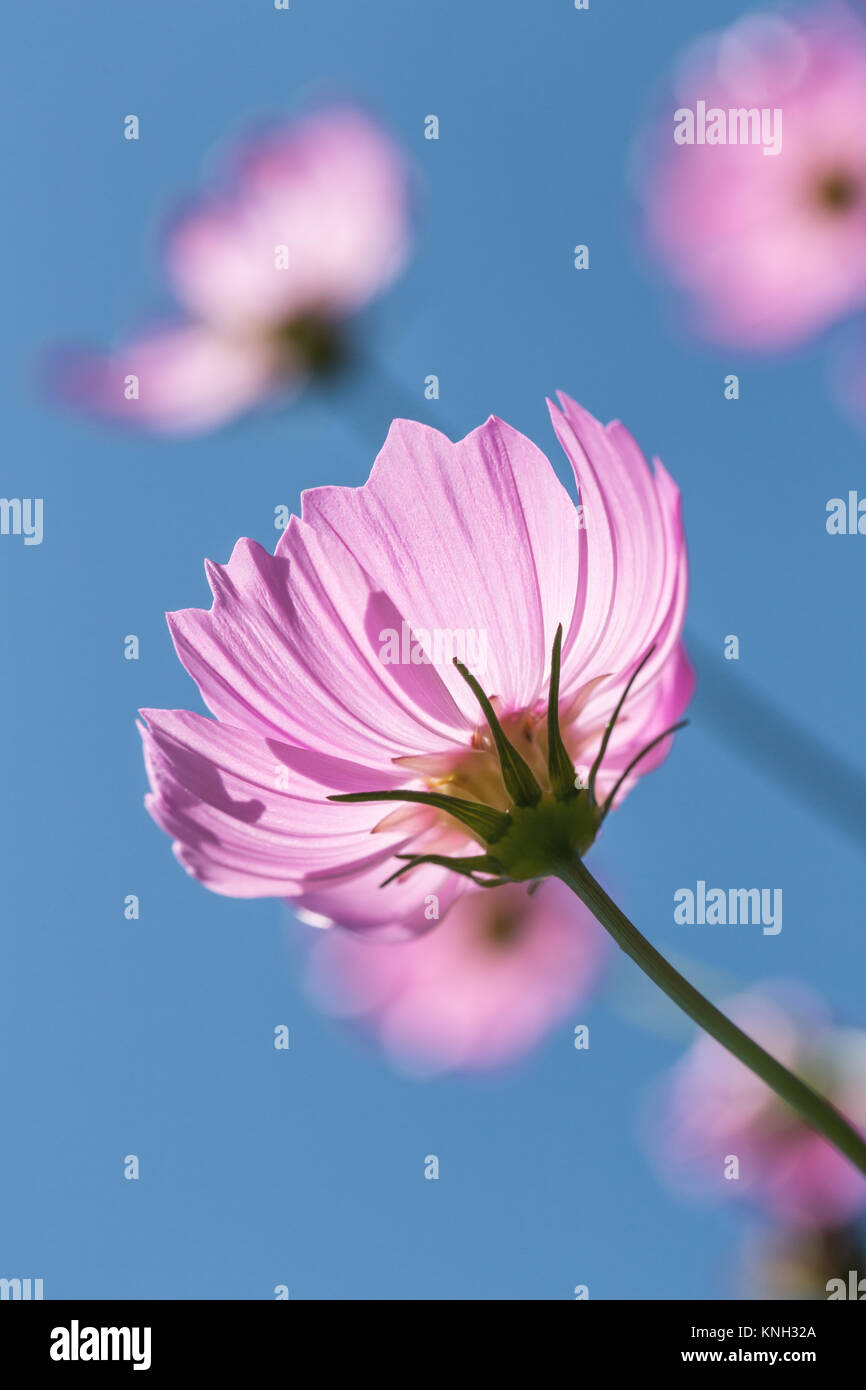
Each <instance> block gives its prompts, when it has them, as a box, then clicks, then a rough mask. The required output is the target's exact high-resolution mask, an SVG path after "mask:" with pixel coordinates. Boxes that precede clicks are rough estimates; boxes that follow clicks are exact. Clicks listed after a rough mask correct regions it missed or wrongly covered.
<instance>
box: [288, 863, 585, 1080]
mask: <svg viewBox="0 0 866 1390" xmlns="http://www.w3.org/2000/svg"><path fill="white" fill-rule="evenodd" d="M301 916H302V917H303V916H304V914H303V912H302V913H301ZM315 925H323V923H322V922H316V923H315ZM606 946H607V937H606V936H605V933H604V931H603V930H602V929H601V928H600V927H599V926H598V924H597V923H596V921H595V919H594V918H593V917H592V916H591V915H590V913H589V912H588V911H587V910H586V908H584V907H583V906H582V904H581V903H580V902H579V901H578V900H577V899H576V898H575V896H574V894H573V893H571V892H570V890H569V889H568V888H566V887H565V885H564V884H562V883H559V882H558V881H557V880H555V879H551V880H549V881H547V882H545V883H543V884H542V885H541V886H540V887H539V889H538V890H537V892H535V893H533V894H531V895H530V894H529V893H528V892H527V889H526V887H525V885H522V884H508V885H506V886H505V887H503V888H491V889H489V890H487V889H481V888H469V889H468V891H467V892H466V893H464V895H463V897H462V898H461V899H460V901H459V902H458V903H456V904H455V906H454V907H453V908H452V909H451V911H450V912H449V914H448V916H447V917H446V919H445V921H444V922H443V923H442V924H441V925H440V926H439V927H437V929H436V931H432V932H430V933H429V934H428V935H427V936H423V937H420V938H417V939H415V940H413V941H408V942H400V943H397V944H395V943H394V942H389V943H383V942H381V941H368V940H365V939H363V938H362V937H360V936H359V935H358V933H357V932H349V931H343V930H339V929H338V930H336V931H328V932H322V933H321V934H320V935H319V936H318V938H317V939H316V941H315V944H314V947H313V951H312V954H311V958H310V965H309V972H308V987H309V989H310V991H311V993H312V995H313V997H314V998H315V999H316V1000H317V1002H318V1003H319V1004H321V1005H322V1006H323V1007H324V1008H325V1009H326V1010H327V1011H328V1012H329V1013H333V1014H337V1015H340V1016H343V1017H354V1018H356V1019H359V1020H360V1021H362V1022H363V1023H364V1024H365V1025H366V1026H367V1027H368V1028H370V1029H371V1030H372V1031H373V1032H374V1033H375V1034H376V1035H377V1036H378V1038H379V1040H380V1041H381V1043H382V1045H383V1047H384V1048H385V1050H386V1052H387V1053H388V1054H389V1055H390V1056H391V1057H392V1059H393V1060H394V1061H395V1063H396V1064H397V1065H398V1066H400V1067H402V1068H404V1069H407V1070H411V1071H413V1072H415V1073H418V1072H424V1073H426V1074H430V1073H433V1072H438V1071H446V1070H454V1069H466V1070H486V1069H488V1068H493V1067H497V1066H502V1065H503V1064H505V1063H507V1062H510V1061H512V1060H513V1059H514V1058H516V1057H518V1056H520V1055H521V1054H522V1053H524V1052H526V1051H528V1050H529V1049H530V1048H531V1047H533V1046H534V1044H535V1043H537V1042H538V1041H539V1039H540V1038H541V1037H542V1036H543V1035H544V1033H545V1032H546V1031H547V1030H548V1029H549V1028H551V1027H552V1026H553V1025H554V1024H555V1023H556V1022H558V1021H559V1020H560V1019H562V1018H565V1017H566V1016H567V1015H568V1013H569V1011H570V1010H571V1009H572V1008H573V1006H574V1005H575V1004H577V1003H578V1001H579V1000H581V999H583V998H585V997H586V994H587V993H588V991H589V990H590V988H591V987H592V985H593V984H594V982H595V979H596V977H597V974H598V970H599V966H600V963H601V959H602V956H603V954H604V951H605V949H606Z"/></svg>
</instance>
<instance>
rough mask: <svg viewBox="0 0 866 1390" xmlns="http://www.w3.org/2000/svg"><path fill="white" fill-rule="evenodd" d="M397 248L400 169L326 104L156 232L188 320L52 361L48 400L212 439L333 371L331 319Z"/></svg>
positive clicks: (362, 295) (254, 149) (376, 276)
mask: <svg viewBox="0 0 866 1390" xmlns="http://www.w3.org/2000/svg"><path fill="white" fill-rule="evenodd" d="M408 245H409V219H408V182H407V170H406V167H405V165H404V162H403V160H402V158H401V156H400V154H399V153H398V151H397V150H396V148H395V147H394V146H393V145H392V143H391V142H390V140H389V139H388V138H387V137H386V136H385V134H384V133H383V132H382V131H381V130H379V129H378V127H376V126H375V125H374V124H373V123H372V122H371V121H370V120H369V119H368V118H367V117H366V116H364V115H362V114H361V113H360V112H358V111H355V110H352V109H350V108H343V107H338V108H334V109H329V110H325V111H321V112H319V113H317V114H315V115H312V116H308V117H307V118H305V119H304V120H301V121H298V122H297V123H296V124H294V125H292V126H288V127H285V128H282V129H278V130H274V131H272V132H270V133H269V134H265V135H261V136H259V137H258V138H256V139H252V140H250V141H249V142H248V143H247V144H246V145H245V146H243V147H242V148H241V149H240V150H239V151H238V153H237V156H236V159H235V162H234V166H233V170H232V177H231V180H230V183H229V186H228V187H227V189H225V190H224V191H223V192H221V193H218V194H216V195H211V194H208V195H206V196H204V197H202V198H201V199H200V200H199V201H198V202H196V203H194V204H192V206H191V207H190V208H189V209H188V210H187V211H186V212H185V213H184V214H183V215H181V216H180V217H178V218H177V219H176V221H175V222H174V225H173V226H172V227H171V228H170V230H169V232H168V234H167V237H166V242H165V248H164V256H165V263H166V269H167V273H168V278H169V280H170V283H171V285H172V288H173V289H174V292H175V294H176V295H177V298H178V300H179V301H180V302H181V304H182V305H183V307H184V309H185V311H186V314H187V316H188V317H187V318H186V319H185V320H184V321H182V322H179V323H176V324H169V325H165V326H160V327H155V328H152V329H150V330H149V331H147V332H146V333H144V334H142V335H141V336H140V337H138V338H136V339H133V340H132V341H130V342H128V343H126V344H124V345H122V346H121V347H119V348H118V349H117V350H116V351H114V352H112V353H109V354H104V353H102V354H100V353H88V352H79V351H73V352H70V353H64V354H62V355H60V356H59V357H58V359H57V362H56V365H55V371H54V375H55V380H56V389H57V391H58V392H59V393H60V394H61V395H62V396H63V397H64V398H65V399H66V400H67V401H69V402H70V403H72V404H75V405H77V406H80V407H81V408H83V409H84V410H86V411H91V412H94V413H96V414H98V415H102V416H105V417H108V418H111V419H114V420H116V421H118V422H122V423H128V424H135V425H138V426H142V427H144V428H146V429H149V430H156V431H162V432H168V433H182V432H194V431H198V430H207V429H211V428H213V427H215V426H217V425H220V424H222V423H223V422H224V421H226V420H228V419H230V418H231V417H232V416H234V415H236V414H238V413H239V412H241V411H243V410H245V409H247V408H249V407H251V406H253V405H255V404H257V403H258V402H260V401H262V400H263V399H264V398H265V397H267V396H268V395H270V394H271V393H272V392H292V391H295V390H297V389H298V388H300V387H301V386H302V385H303V384H304V382H305V381H306V380H307V378H308V377H309V376H310V375H311V374H313V373H315V372H317V371H321V370H325V369H327V368H328V367H330V366H332V365H334V363H335V362H336V361H337V360H338V359H339V354H340V351H341V338H340V327H341V323H342V321H343V320H344V319H345V318H346V317H347V316H348V315H350V314H352V313H353V312H355V311H356V310H358V309H360V308H362V307H363V306H364V305H365V304H366V303H367V302H368V301H369V300H371V299H372V298H373V297H374V296H375V295H376V294H378V293H379V292H380V291H381V290H383V289H384V288H385V287H386V286H387V285H388V284H389V283H390V282H391V281H392V280H393V279H394V277H395V276H396V274H397V273H398V271H399V270H400V269H401V268H402V266H403V263H404V261H405V259H406V255H407V251H408Z"/></svg>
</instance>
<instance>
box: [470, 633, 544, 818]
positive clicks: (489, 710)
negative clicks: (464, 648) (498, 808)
mask: <svg viewBox="0 0 866 1390" xmlns="http://www.w3.org/2000/svg"><path fill="white" fill-rule="evenodd" d="M454 665H455V666H456V667H457V670H458V671H459V672H460V674H461V676H462V677H463V679H464V680H465V682H466V684H467V685H468V686H469V689H470V690H471V691H472V694H473V695H474V696H475V698H476V700H477V701H478V703H479V705H480V706H481V708H482V710H483V712H484V717H485V719H486V720H487V723H488V724H489V725H490V732H491V734H492V735H493V742H494V743H495V744H496V752H497V754H498V756H499V766H500V768H501V770H502V780H503V782H504V783H505V790H506V791H507V792H508V795H509V796H510V797H511V800H512V801H513V802H514V804H515V806H537V805H538V802H539V801H540V800H541V787H540V786H539V785H538V782H537V781H536V779H535V773H534V772H533V771H532V768H531V767H530V766H529V763H528V762H526V761H525V759H523V758H522V757H521V756H520V754H519V753H518V751H517V749H516V748H514V747H513V746H512V745H511V744H510V743H509V742H508V739H507V738H506V737H505V734H504V733H503V731H502V725H501V724H500V722H499V720H498V719H497V717H496V711H495V710H494V708H493V706H492V705H491V703H490V701H489V700H488V698H487V696H486V695H485V693H484V691H483V690H482V689H481V686H480V685H479V684H478V682H477V680H476V679H475V677H474V676H473V675H472V673H471V671H469V670H468V669H467V668H466V667H465V666H464V665H463V662H462V661H458V659H457V657H456V656H455V658H454Z"/></svg>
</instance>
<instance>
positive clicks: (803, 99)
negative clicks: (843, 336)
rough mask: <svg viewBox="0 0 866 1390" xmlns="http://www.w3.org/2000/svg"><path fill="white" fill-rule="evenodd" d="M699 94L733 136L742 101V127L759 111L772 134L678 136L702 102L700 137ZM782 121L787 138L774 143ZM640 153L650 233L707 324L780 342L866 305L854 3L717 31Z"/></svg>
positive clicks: (863, 63) (757, 343) (861, 87)
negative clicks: (751, 137) (687, 140)
mask: <svg viewBox="0 0 866 1390" xmlns="http://www.w3.org/2000/svg"><path fill="white" fill-rule="evenodd" d="M699 102H702V103H703V104H704V110H705V112H706V114H707V119H708V120H709V119H710V113H711V112H712V111H713V110H720V111H722V112H723V113H724V117H725V121H724V126H725V133H726V136H727V137H729V136H730V133H731V126H730V117H729V113H730V112H734V113H735V117H736V113H738V112H739V113H741V116H739V117H736V121H737V124H736V127H735V133H739V132H740V131H741V130H744V129H745V124H746V118H747V120H748V125H749V129H750V130H751V128H752V121H753V120H755V117H751V116H748V113H749V112H750V111H754V112H756V113H757V117H758V119H759V120H760V119H765V120H766V128H765V130H764V133H763V134H762V135H761V136H760V138H759V140H758V142H757V143H730V142H729V140H728V143H725V144H715V143H713V144H711V143H705V144H698V143H694V144H677V143H675V140H674V129H675V113H682V112H685V111H689V110H690V111H692V112H693V113H694V115H695V127H694V133H695V137H696V138H697V136H698V133H699V128H700V127H699V112H698V103H699ZM763 111H767V112H768V113H770V114H769V115H768V116H767V117H766V118H762V117H761V112H763ZM777 111H778V112H779V113H780V115H779V116H778V118H777V117H776V116H774V115H773V113H774V112H777ZM687 120H688V118H687V117H686V116H684V115H683V116H681V117H680V119H679V122H678V124H679V126H680V130H681V132H682V134H681V138H682V136H684V135H685V134H686V133H687V129H686V123H687ZM741 120H742V121H743V125H742V127H741V125H740V121H741ZM776 120H778V126H777V127H776V129H777V131H778V135H779V137H780V143H781V148H780V149H779V151H778V152H777V153H765V146H768V147H770V148H773V146H774V143H775V142H774V135H773V130H774V126H773V122H775V121H776ZM711 123H712V122H711ZM721 128H722V127H721V123H719V124H717V126H716V130H717V132H718V133H720V131H721ZM705 129H707V131H708V133H709V127H707V126H705ZM755 129H756V130H757V125H756V127H755ZM710 138H715V136H711V137H710ZM740 138H742V137H740ZM638 154H639V159H640V163H641V165H642V166H643V177H642V183H643V193H644V197H645V203H646V228H647V233H648V236H649V239H650V241H651V243H652V245H653V246H654V248H655V250H656V251H657V252H658V254H659V255H660V257H661V258H662V260H663V261H664V262H665V264H666V265H667V268H668V270H669V272H670V273H671V275H672V276H673V277H674V278H675V279H676V280H677V281H679V282H680V284H681V285H682V286H684V287H685V289H686V291H687V292H688V294H689V296H690V300H691V308H692V314H691V317H692V319H693V321H694V327H695V329H696V331H698V332H699V333H701V334H703V335H705V336H707V337H708V338H713V339H717V340H721V341H723V342H729V343H734V344H742V345H744V346H747V347H754V348H758V349H772V348H779V347H783V346H786V345H788V344H793V343H796V342H798V341H800V340H802V339H804V338H806V337H808V336H809V335H811V334H814V333H817V332H819V331H820V330H821V329H823V328H824V327H825V326H826V325H828V324H829V323H831V322H832V321H834V320H836V319H838V318H839V317H841V316H844V315H848V314H850V313H851V312H852V311H855V310H859V309H861V308H862V307H863V305H864V304H866V30H864V28H863V26H862V24H861V23H860V22H859V21H857V20H854V19H853V18H852V17H851V15H850V14H849V13H847V12H846V11H844V10H841V9H839V8H837V7H825V8H823V9H822V8H818V9H817V10H814V11H813V12H811V13H803V14H802V15H799V16H795V15H790V16H788V17H786V18H785V19H783V18H781V17H779V16H771V15H752V16H749V17H747V18H746V19H744V20H741V21H739V22H738V23H737V24H735V25H734V26H733V27H732V28H730V29H728V30H726V31H724V32H723V33H720V34H714V35H711V36H709V37H708V38H707V39H705V40H704V41H703V42H702V43H701V44H699V45H696V46H695V48H694V50H693V51H692V52H691V53H690V54H689V55H687V57H686V58H685V59H684V61H683V63H682V64H681V70H680V73H679V77H678V80H677V82H676V84H675V88H674V90H673V92H672V93H671V95H670V97H669V100H668V102H667V104H666V107H665V112H664V117H663V119H661V120H660V121H659V124H658V126H657V127H655V128H654V129H653V131H652V133H651V137H650V138H649V139H647V140H646V141H645V142H644V145H643V147H642V148H641V149H640V150H639V152H638Z"/></svg>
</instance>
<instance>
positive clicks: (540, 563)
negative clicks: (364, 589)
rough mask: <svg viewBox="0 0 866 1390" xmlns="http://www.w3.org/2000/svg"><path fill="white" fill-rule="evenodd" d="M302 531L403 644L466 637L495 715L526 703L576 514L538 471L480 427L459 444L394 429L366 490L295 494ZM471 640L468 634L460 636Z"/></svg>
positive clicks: (563, 598) (518, 439)
mask: <svg viewBox="0 0 866 1390" xmlns="http://www.w3.org/2000/svg"><path fill="white" fill-rule="evenodd" d="M302 514H303V518H304V521H305V522H307V523H308V524H309V525H310V526H311V527H312V528H313V529H314V530H315V531H316V532H317V534H320V535H324V534H325V533H327V532H330V534H331V536H332V538H333V540H334V541H336V542H337V543H338V544H339V545H340V547H341V548H342V551H343V554H344V556H345V557H349V556H351V557H353V559H354V560H355V561H356V562H357V563H358V564H360V565H361V566H362V567H363V568H364V570H365V571H366V572H367V573H368V574H369V575H370V577H371V582H372V583H373V584H374V585H376V586H379V587H381V589H382V590H383V591H384V592H385V593H387V594H388V595H389V597H390V599H391V600H392V601H393V603H394V605H395V607H396V609H398V610H399V611H400V612H401V613H402V614H403V615H404V616H405V618H406V619H407V621H408V622H409V623H410V624H411V625H412V628H413V629H415V630H421V629H423V630H426V631H427V632H439V633H458V634H461V633H462V634H465V640H466V642H467V644H470V643H474V644H475V646H476V648H477V649H479V650H480V649H481V647H482V646H483V647H485V648H486V661H484V662H483V666H481V669H479V665H480V663H479V662H477V661H476V662H474V663H473V662H472V661H470V662H469V664H470V665H473V666H474V668H475V669H474V673H475V674H476V675H477V676H478V678H479V680H480V681H481V683H482V685H483V686H484V688H485V690H486V691H487V693H488V694H491V695H496V696H498V697H499V699H500V701H501V703H502V707H503V709H504V710H505V711H509V710H523V709H526V708H528V707H531V706H532V705H533V704H534V702H535V701H536V700H537V698H538V696H539V693H540V691H541V689H542V688H543V686H544V684H545V682H546V680H547V675H548V669H549V664H550V650H551V647H552V644H553V636H554V632H555V630H556V626H557V624H558V623H560V622H563V623H566V624H568V622H569V621H570V617H571V611H572V608H573V605H574V596H575V592H576V587H577V559H578V556H577V544H576V525H577V523H576V518H575V510H574V506H573V504H572V502H571V500H570V499H569V497H568V494H567V492H566V491H565V489H564V488H563V487H562V484H561V483H560V482H559V481H558V479H557V478H556V475H555V474H554V472H553V469H552V468H551V466H550V464H549V462H548V460H547V459H546V458H545V456H544V454H542V453H541V451H540V450H539V449H537V448H536V447H535V445H534V444H532V443H531V441H530V440H528V439H526V438H525V436H524V435H522V434H519V433H518V432H517V431H516V430H513V429H511V428H510V426H508V425H506V424H505V423H504V422H502V421H501V420H496V419H493V418H491V419H490V420H489V421H488V422H487V424H486V425H483V426H482V427H481V428H480V429H477V430H474V431H473V432H472V433H471V434H470V435H468V436H467V437H466V438H465V439H463V440H461V441H460V442H459V443H457V444H453V443H451V441H450V440H448V439H447V438H446V437H445V436H444V435H442V434H440V433H439V432H438V431H437V430H433V429H429V428H427V427H426V426H424V425H419V424H415V423H413V422H412V421H408V420H395V421H394V423H393V425H392V426H391V429H390V431H389V434H388V438H387V440H386V442H385V445H384V447H383V449H382V451H381V453H380V454H379V456H378V458H377V459H376V463H375V465H374V467H373V471H372V473H371V474H370V478H369V481H368V482H367V484H366V486H365V487H364V488H358V489H352V488H340V487H324V488H316V489H315V490H314V491H312V492H307V493H305V494H304V498H303V513H302ZM469 629H471V631H469ZM438 669H439V674H440V676H441V678H442V680H443V682H444V683H445V684H446V685H447V687H448V689H449V690H450V691H451V694H452V696H453V697H454V700H455V701H456V703H457V705H458V706H459V707H460V709H461V710H462V711H463V713H464V715H465V717H466V718H467V719H469V720H471V721H473V722H475V723H477V722H478V707H477V704H476V702H475V700H474V698H473V696H472V695H471V693H470V692H469V691H468V690H467V688H466V686H465V685H464V683H463V682H462V680H461V679H460V677H459V676H458V674H457V673H456V671H454V669H453V668H452V667H451V665H450V664H449V663H443V664H442V666H441V667H440V668H438Z"/></svg>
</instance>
